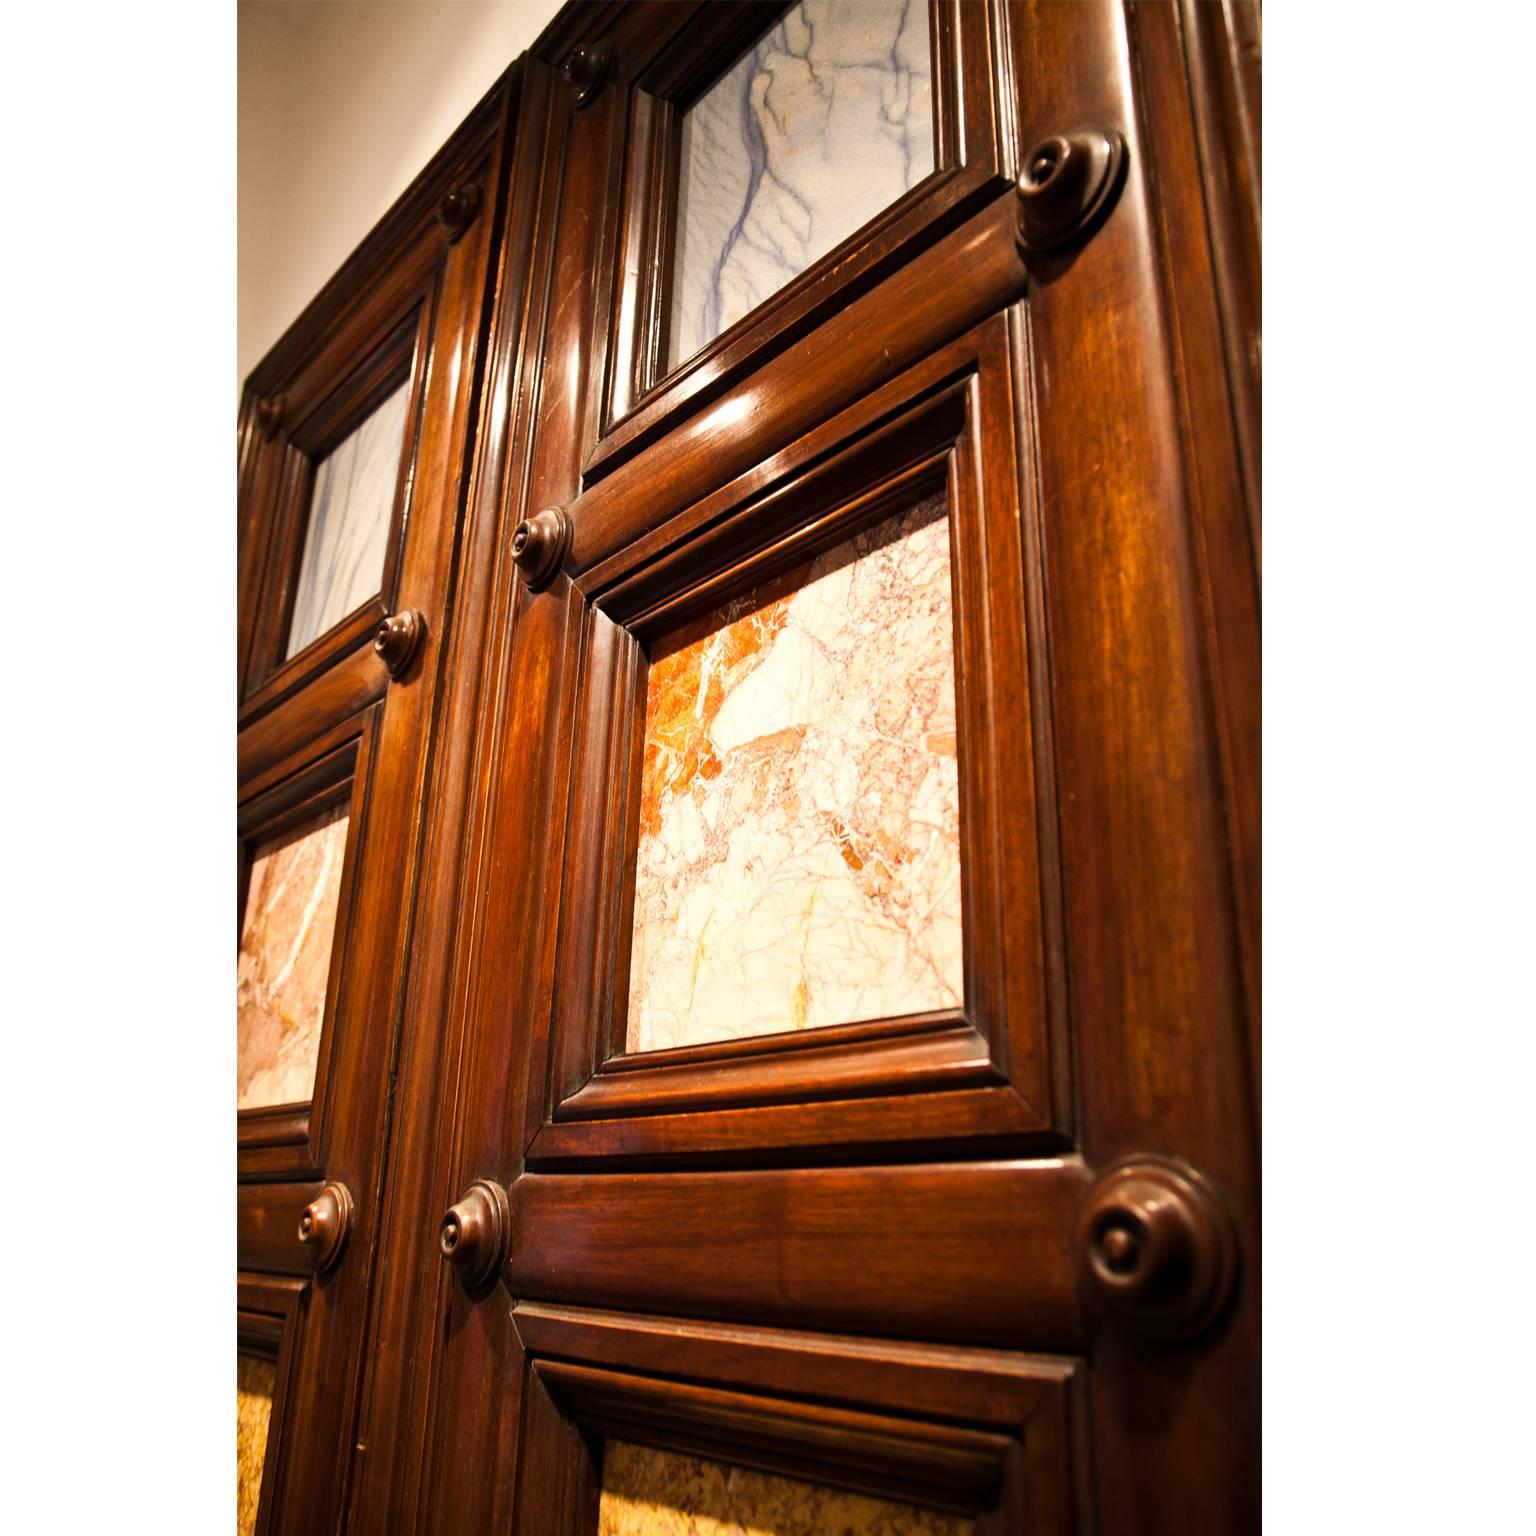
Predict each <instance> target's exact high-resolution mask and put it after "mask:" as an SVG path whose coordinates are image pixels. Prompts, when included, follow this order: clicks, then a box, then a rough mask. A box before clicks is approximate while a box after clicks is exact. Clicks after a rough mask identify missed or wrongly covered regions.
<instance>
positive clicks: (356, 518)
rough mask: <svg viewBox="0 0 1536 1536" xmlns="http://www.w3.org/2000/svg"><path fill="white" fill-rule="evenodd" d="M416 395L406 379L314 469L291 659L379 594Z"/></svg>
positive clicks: (292, 625)
mask: <svg viewBox="0 0 1536 1536" xmlns="http://www.w3.org/2000/svg"><path fill="white" fill-rule="evenodd" d="M410 394H411V386H410V382H409V381H407V382H406V383H404V384H402V385H401V386H400V388H399V389H397V390H396V391H395V392H394V394H392V395H391V396H390V397H389V399H387V400H386V401H385V402H384V403H383V404H382V405H381V406H379V407H378V409H377V410H375V411H374V412H373V413H372V414H371V415H370V416H369V417H368V418H367V420H366V421H364V422H363V424H362V425H361V426H360V427H358V428H357V429H356V431H354V432H352V433H351V434H350V435H349V436H348V437H345V438H343V439H342V441H341V442H339V443H338V444H337V445H336V447H335V448H334V449H333V450H332V451H331V452H330V453H328V454H327V455H326V456H325V458H323V459H322V460H321V461H320V463H319V464H318V465H316V467H315V484H314V490H313V491H312V492H311V494H310V500H309V527H308V529H307V530H306V531H305V534H304V558H303V562H302V563H301V564H300V566H299V585H298V588H297V590H296V591H295V593H294V598H293V619H292V621H291V623H290V624H289V626H288V655H290V656H293V655H296V654H297V653H298V652H299V651H302V650H303V649H304V647H305V646H306V645H308V644H309V642H310V641H311V640H315V639H318V638H319V637H320V636H321V635H323V634H324V633H325V632H326V630H328V629H329V628H330V627H331V625H333V624H334V623H336V621H337V620H338V619H344V618H345V617H346V616H347V615H348V614H349V613H351V612H352V610H353V609H354V608H356V607H357V606H358V604H360V603H363V602H366V601H367V600H368V599H369V598H370V597H372V596H373V594H374V593H375V592H377V591H378V590H379V580H380V577H381V576H382V575H383V571H384V552H385V547H386V546H387V544H388V543H389V518H390V513H391V511H392V510H393V509H394V503H395V487H396V485H397V484H398V482H399V479H400V446H401V443H402V441H403V440H404V437H405V408H406V404H407V402H408V401H409V399H410Z"/></svg>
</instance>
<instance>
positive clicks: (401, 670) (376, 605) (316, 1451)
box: [237, 78, 514, 1533]
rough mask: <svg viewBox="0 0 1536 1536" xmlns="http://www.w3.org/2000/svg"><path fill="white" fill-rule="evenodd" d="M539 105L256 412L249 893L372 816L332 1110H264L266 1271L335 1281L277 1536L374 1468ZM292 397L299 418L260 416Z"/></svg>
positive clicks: (316, 1313) (362, 837)
mask: <svg viewBox="0 0 1536 1536" xmlns="http://www.w3.org/2000/svg"><path fill="white" fill-rule="evenodd" d="M513 94H514V92H513V88H512V85H511V81H510V79H508V78H503V80H502V81H501V82H499V83H498V84H497V86H496V87H495V88H494V89H493V90H492V91H491V92H490V94H489V95H488V96H487V97H486V98H485V100H484V102H482V103H481V105H480V106H479V107H477V108H476V110H475V111H474V112H473V113H472V114H471V115H470V117H469V118H468V119H467V120H466V122H465V123H464V125H463V126H462V127H461V128H460V129H459V130H458V131H457V132H456V133H455V135H454V136H453V138H452V139H451V140H450V141H449V142H448V144H446V145H445V146H444V148H443V149H442V151H441V152H440V153H439V154H438V155H437V156H436V157H435V158H434V160H433V161H432V163H431V164H430V165H429V166H428V167H427V169H426V170H425V171H424V172H423V173H422V175H421V176H420V177H418V178H417V180H416V182H415V183H413V184H412V186H411V187H410V188H409V189H408V190H407V192H406V193H405V194H404V195H403V197H402V198H401V200H400V201H399V203H398V204H397V205H396V207H395V208H394V209H392V210H391V211H390V213H389V214H388V215H386V217H385V218H384V220H383V221H382V222H381V224H380V225H379V227H378V228H377V229H376V230H375V231H374V232H373V234H371V235H370V236H369V237H368V239H367V240H366V241H365V242H364V243H363V245H362V246H361V247H360V248H359V249H358V251H357V252H356V253H355V254H354V255H353V256H352V257H351V258H350V259H349V260H348V262H347V263H346V264H345V265H344V267H343V268H342V270H341V271H340V272H339V273H338V274H337V277H336V278H335V279H334V280H333V281H332V283H331V284H329V285H328V286H327V288H326V289H325V290H324V291H323V292H322V293H321V294H320V296H319V297H318V298H317V299H316V300H315V302H314V303H313V304H312V305H311V306H310V308H309V309H308V310H306V311H305V313H304V314H303V315H302V316H301V317H300V318H299V320H298V321H296V322H295V324H294V325H293V327H292V328H291V329H290V330H289V331H288V333H287V334H286V335H285V336H284V337H283V338H282V339H281V340H280V341H279V342H278V343H277V345H276V346H275V347H274V348H273V349H272V351H271V352H270V353H269V354H268V355H267V357H266V358H264V359H263V360H262V362H261V363H260V364H259V365H258V367H257V368H256V370H255V371H254V372H253V373H252V375H251V378H250V380H249V381H248V383H247V387H246V399H247V402H248V403H247V405H246V406H245V407H243V408H242V413H241V421H242V432H243V433H244V435H245V441H244V442H243V443H242V455H241V481H240V484H241V530H242V532H241V546H240V549H241V554H240V558H241V589H240V599H241V613H240V655H241V665H242V704H241V710H240V739H239V748H238V753H237V762H238V770H239V803H240V811H239V823H238V829H239V836H240V839H241V845H242V849H243V850H244V857H243V858H242V863H241V867H242V887H243V885H244V880H245V874H244V871H245V870H246V869H247V868H248V865H249V852H250V850H251V848H252V847H253V846H254V845H255V844H257V843H258V842H260V841H261V840H262V839H263V838H266V837H269V836H271V835H273V834H274V833H277V832H280V831H282V830H283V829H284V828H285V827H287V826H289V825H292V824H293V823H295V822H296V821H298V820H299V819H301V818H303V817H304V816H306V815H311V814H313V813H314V812H315V811H316V810H317V809H320V808H323V807H324V806H327V805H331V804H336V803H341V804H345V805H346V807H347V809H348V813H349V824H348V831H347V846H346V854H345V859H344V864H343V871H342V889H341V898H340V903H339V909H338V915H337V920H336V930H335V934H334V939H333V943H332V949H331V966H330V974H329V978H328V983H327V991H326V1002H325V1014H324V1021H323V1029H322V1034H321V1041H320V1056H319V1064H318V1069H317V1074H316V1081H315V1090H314V1095H313V1098H312V1099H311V1100H310V1101H307V1102H305V1103H302V1104H293V1105H279V1106H273V1107H270V1108H263V1109H255V1110H247V1111H243V1112H242V1113H241V1114H240V1115H239V1116H238V1141H239V1163H238V1166H239V1173H240V1180H241V1183H240V1189H239V1221H238V1250H239V1264H240V1267H241V1270H242V1272H243V1273H247V1274H253V1275H255V1274H266V1275H273V1276H292V1277H295V1278H298V1277H302V1276H306V1275H310V1276H312V1278H311V1279H310V1281H309V1283H308V1288H307V1289H306V1290H305V1291H304V1292H303V1294H302V1301H301V1310H302V1318H303V1324H302V1329H297V1328H296V1327H293V1328H291V1329H290V1332H291V1333H292V1337H293V1343H292V1344H291V1345H288V1344H285V1345H284V1346H283V1347H284V1348H287V1349H289V1350H290V1355H291V1365H290V1367H289V1369H288V1374H287V1375H286V1377H285V1378H284V1382H285V1385H284V1386H283V1388H282V1389H281V1391H280V1394H279V1398H278V1400H277V1402H276V1404H275V1407H274V1413H273V1417H272V1422H271V1430H270V1435H269V1449H268V1458H267V1464H266V1472H265V1474H264V1479H265V1480H264V1484H263V1490H262V1495H261V1513H260V1516H259V1518H260V1520H261V1521H262V1523H263V1529H266V1530H270V1531H271V1532H274V1533H280V1532H287V1531H304V1530H338V1529H341V1528H342V1526H343V1525H344V1524H345V1521H346V1518H347V1510H348V1507H349V1501H350V1497H351V1485H352V1479H353V1475H354V1469H355V1468H356V1466H357V1465H358V1460H359V1456H360V1454H361V1453H360V1452H359V1450H358V1433H357V1421H358V1415H359V1412H360V1410H361V1404H362V1392H363V1378H364V1371H365V1367H366V1364H367V1359H366V1356H365V1344H366V1334H367V1328H368V1325H369V1322H370V1319H371V1317H372V1316H373V1310H372V1303H373V1291H374V1280H375V1275H376V1272H377V1269H378V1266H379V1265H380V1263H381V1262H383V1259H382V1253H383V1250H382V1247H381V1237H382V1221H381V1208H382V1192H383V1188H384V1171H385V1169H384V1160H385V1153H386V1150H387V1147H388V1132H389V1123H390V1112H391V1109H392V1094H391V1078H392V1072H393V1067H394V1063H395V1061H396V1059H397V1057H398V1052H399V1048H400V1033H399V1029H400V1019H401V1011H402V999H403V993H404V988H405V982H406V966H405V952H406V945H407V939H408V936H409V934H410V932H411V923H412V915H413V911H414V892H415V884H416V868H417V858H418V851H419V849H420V846H421V842H422V818H423V814H424V807H425V805H426V804H427V801H428V799H429V795H430V782H431V776H430V762H431V756H432V745H433V730H434V723H435V719H436V698H437V693H438V689H439V687H440V680H441V673H442V664H443V661H444V649H443V645H442V641H443V639H444V637H445V636H446V634H447V633H449V631H450V630H451V599H452V593H453V574H454V570H455V567H456V564H457V559H458V548H459V535H460V528H461V522H462V511H463V505H464V496H465V485H464V478H463V477H464V472H465V462H466V458H467V455H468V453H469V445H470V443H471V441H472V439H473V435H474V431H475V424H476V422H477V420H478V415H479V411H480V406H481V400H480V394H479V384H480V362H479V359H480V351H481V347H482V345H483V342H484V333H485V327H486V321H487V318H488V314H489V308H488V302H487V301H488V284H489V276H490V272H491V267H492V261H493V256H494V252H495V250H496V246H497V242H498V239H499V229H500V216H499V210H500V209H501V207H502V206H504V202H503V198H502V196H501V194H499V193H498V195H497V197H496V198H495V199H494V200H493V199H490V198H488V197H487V196H485V195H484V194H483V191H482V190H481V189H485V188H500V187H501V186H502V181H503V170H504V156H505V153H506V148H507V138H506V135H507V131H508V127H509V117H508V112H509V98H510V97H511V96H512V95H513ZM487 207H490V209H491V211H490V212H487V211H486V209H487ZM406 381H409V386H410V394H409V397H408V398H409V405H408V409H407V426H406V432H405V438H404V442H403V445H402V449H401V458H400V465H399V471H398V477H397V483H396V492H395V498H394V511H393V520H392V525H391V530H390V534H389V539H388V555H387V558H386V561H385V567H384V572H383V576H382V578H381V582H380V589H379V592H378V594H377V596H376V597H375V598H373V599H371V600H370V601H368V602H366V603H364V604H363V605H362V606H360V607H359V608H357V609H356V610H355V611H354V612H353V613H351V614H350V615H347V616H346V617H344V618H343V619H342V620H341V621H340V622H338V623H337V624H336V625H334V626H333V627H332V628H331V630H330V631H328V632H327V633H326V634H325V635H322V636H321V637H320V638H319V639H317V640H316V641H315V642H314V643H313V644H311V645H309V646H307V647H305V648H304V650H302V651H301V652H300V653H299V654H298V655H296V656H294V657H293V658H291V659H284V658H283V651H284V649H285V644H284V642H285V636H286V631H287V624H288V610H289V607H290V605H291V601H292V589H293V584H294V581H295V578H296V574H297V569H298V559H299V554H300V550H301V546H302V538H303V525H304V520H305V517H306V515H307V510H308V496H309V490H310V482H311V478H312V468H313V465H314V463H315V462H316V461H317V460H318V459H319V458H320V457H322V456H323V455H324V454H325V453H326V452H328V451H329V450H330V448H331V447H332V446H334V444H335V443H336V442H338V441H340V440H341V438H343V437H344V436H345V435H346V434H347V433H348V432H350V431H351V430H352V429H353V428H354V427H355V426H356V425H357V424H358V423H359V422H360V421H361V420H362V419H363V418H364V417H365V416H366V415H367V414H368V412H369V411H371V410H372V409H373V408H374V407H375V406H376V405H377V404H378V403H379V402H380V401H381V400H382V399H383V398H384V397H385V396H386V395H387V394H388V393H389V392H391V391H392V390H394V389H396V388H397V387H399V386H400V385H401V384H402V383H404V382H406ZM277 398H281V400H282V401H283V409H282V411H281V413H280V414H277V413H274V412H272V411H268V412H266V413H265V415H263V413H262V412H261V411H260V410H259V409H257V408H256V405H255V403H254V402H257V401H270V400H273V399H277ZM264 429H265V430H266V431H268V432H270V434H271V435H270V436H265V435H263V434H264ZM392 615H393V618H392V617H391V616H392ZM386 621H388V622H386ZM381 627H382V628H383V629H384V635H383V637H382V642H383V643H382V644H380V645H379V646H378V647H377V649H376V648H375V645H374V642H375V638H376V636H378V632H379V631H380V629H381ZM392 677H393V679H394V681H393V684H392V682H391V679H392ZM244 894H245V893H244V890H243V888H242V891H241V893H240V895H241V901H242V903H243V901H244ZM343 1191H344V1192H345V1193H344V1194H343V1193H342V1192H343ZM301 1229H302V1231H303V1235H302V1236H301Z"/></svg>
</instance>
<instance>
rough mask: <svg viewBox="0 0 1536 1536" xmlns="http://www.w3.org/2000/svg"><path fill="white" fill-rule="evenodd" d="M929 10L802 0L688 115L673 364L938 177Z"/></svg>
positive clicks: (910, 4)
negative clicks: (907, 194)
mask: <svg viewBox="0 0 1536 1536" xmlns="http://www.w3.org/2000/svg"><path fill="white" fill-rule="evenodd" d="M931 75H932V63H931V48H930V43H929V36H928V6H927V4H926V0H801V3H800V4H799V5H797V6H796V7H795V8H794V9H793V10H792V11H789V12H787V13H786V14H785V16H784V18H783V20H782V21H780V22H779V24H778V25H777V26H775V27H774V28H773V29H772V30H771V31H770V32H768V33H767V34H766V35H765V36H764V37H763V38H762V39H761V40H760V41H759V42H758V43H757V44H756V45H755V46H754V47H753V48H751V49H750V50H748V52H747V53H746V54H745V55H743V57H742V58H741V59H739V60H738V61H737V62H736V64H735V65H733V66H732V68H731V69H730V70H729V71H728V72H727V73H726V74H725V75H724V76H723V77H722V78H721V79H719V80H717V81H716V82H715V84H714V85H712V86H711V87H710V88H709V90H708V91H707V92H706V93H705V94H704V95H703V96H702V97H700V98H699V100H698V101H697V102H695V103H694V105H693V106H692V107H690V108H689V109H688V111H687V112H686V113H685V114H684V116H683V125H682V162H681V170H680V176H679V182H678V203H677V245H676V250H677V256H676V269H675V272H674V280H673V301H672V332H671V338H670V341H671V347H670V351H669V352H668V360H669V361H670V362H671V363H672V364H673V365H674V366H675V365H676V364H678V363H681V362H684V361H686V360H687V359H688V358H689V357H691V356H692V355H693V354H694V353H695V352H697V351H698V349H699V348H700V347H702V346H704V345H705V344H706V343H707V342H710V341H713V340H714V338H715V337H716V336H718V335H719V334H720V333H721V332H722V331H724V330H726V329H727V328H728V327H730V326H731V325H734V324H735V323H736V321H737V320H739V319H740V318H741V317H742V316H743V315H745V314H746V313H747V312H748V311H749V310H751V309H754V308H755V307H756V306H757V305H758V304H760V303H762V301H763V300H764V299H766V298H767V297H768V296H769V295H770V294H772V293H775V292H777V290H778V289H780V288H782V287H783V286H784V285H785V283H787V282H789V281H790V280H791V279H792V278H795V277H798V276H799V274H800V273H802V272H803V271H805V269H806V268H807V267H809V266H810V265H811V264H812V263H813V262H815V261H817V260H818V259H819V258H821V257H822V256H825V255H826V253H827V252H828V251H830V250H831V249H832V247H833V246H834V245H836V244H837V243H838V242H839V241H840V240H842V239H844V238H845V237H846V236H848V235H851V234H852V233H853V232H854V230H856V229H857V228H859V226H860V225H861V224H865V223H867V222H868V221H869V220H870V219H872V218H873V217H874V216H875V215H876V214H877V213H879V212H880V211H881V210H882V209H883V208H886V207H889V205H890V204H891V203H893V202H895V201H896V199H897V198H899V197H900V196H901V195H902V194H903V193H904V192H906V191H907V190H909V189H910V188H911V187H914V186H916V185H917V183H918V182H920V181H921V180H922V179H923V178H924V177H925V176H927V175H928V174H929V173H930V172H931V171H932V170H933V98H932V89H931Z"/></svg>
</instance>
